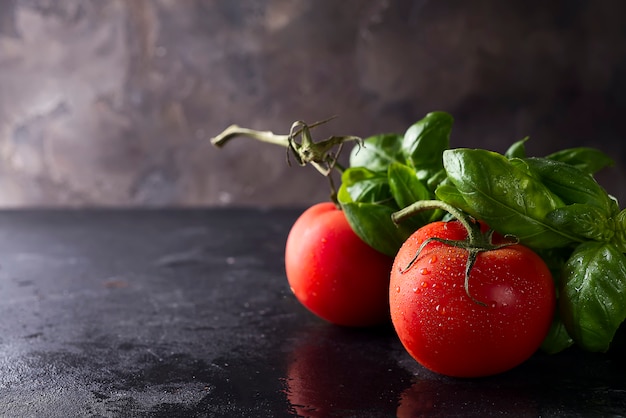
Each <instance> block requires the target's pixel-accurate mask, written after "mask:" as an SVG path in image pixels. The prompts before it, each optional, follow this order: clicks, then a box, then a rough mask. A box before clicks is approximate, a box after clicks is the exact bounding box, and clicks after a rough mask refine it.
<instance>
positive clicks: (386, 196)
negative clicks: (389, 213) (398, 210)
mask: <svg viewBox="0 0 626 418" xmlns="http://www.w3.org/2000/svg"><path fill="white" fill-rule="evenodd" d="M341 186H342V187H343V188H344V190H345V192H347V193H348V194H349V195H350V200H351V201H355V202H367V203H381V204H385V203H391V202H392V196H391V190H390V187H389V181H388V180H387V175H386V174H383V173H376V172H373V171H370V170H368V169H366V168H363V167H351V168H348V169H347V170H346V171H344V172H343V174H342V176H341Z"/></svg>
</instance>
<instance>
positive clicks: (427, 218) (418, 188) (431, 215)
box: [387, 163, 443, 230]
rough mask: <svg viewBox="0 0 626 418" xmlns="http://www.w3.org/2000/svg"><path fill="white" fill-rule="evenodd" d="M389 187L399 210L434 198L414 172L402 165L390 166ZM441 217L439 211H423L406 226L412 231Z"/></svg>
mask: <svg viewBox="0 0 626 418" xmlns="http://www.w3.org/2000/svg"><path fill="white" fill-rule="evenodd" d="M387 177H388V179H389V186H390V187H391V194H392V196H393V198H394V200H395V201H396V203H397V204H398V207H399V208H405V207H407V206H409V205H411V204H413V203H415V202H417V201H420V200H429V199H431V198H433V197H434V196H433V195H432V194H431V192H430V191H429V190H428V188H427V187H426V186H424V184H423V183H422V182H421V181H419V180H418V178H417V175H416V173H415V170H414V169H412V168H411V167H409V166H407V165H404V164H397V163H394V164H391V165H390V166H389V174H388V175H387ZM442 216H443V212H442V211H441V210H428V211H423V212H420V213H418V214H416V215H415V216H412V217H411V218H410V219H408V220H407V223H406V226H407V227H409V226H410V227H411V228H412V229H414V230H417V229H418V228H420V227H422V226H424V225H426V224H427V223H430V222H433V221H435V220H438V219H440V218H441V217H442Z"/></svg>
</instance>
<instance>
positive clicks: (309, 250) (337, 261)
mask: <svg viewBox="0 0 626 418" xmlns="http://www.w3.org/2000/svg"><path fill="white" fill-rule="evenodd" d="M392 263H393V258H392V257H389V256H386V255H384V254H382V253H379V252H378V251H376V250H374V249H373V248H371V247H370V246H368V245H367V244H365V242H363V241H362V240H361V239H360V238H359V237H358V236H357V235H356V234H355V233H354V231H353V230H352V228H351V227H350V225H349V224H348V221H347V219H346V216H345V214H344V213H343V211H341V210H340V209H338V208H337V207H336V206H335V205H334V204H333V203H330V202H324V203H319V204H316V205H313V206H312V207H310V208H309V209H307V210H306V211H305V212H304V213H302V215H300V217H299V218H298V219H297V220H296V222H295V223H294V225H293V226H292V228H291V231H290V232H289V236H288V237H287V243H286V247H285V270H286V274H287V280H288V281H289V285H290V287H291V290H292V291H293V293H294V294H295V296H296V298H297V299H298V300H299V301H300V303H302V305H304V306H305V307H306V308H307V309H309V310H310V311H311V312H313V313H314V314H316V315H317V316H319V317H321V318H323V319H325V320H326V321H329V322H331V323H334V324H337V325H345V326H355V327H366V326H373V325H379V324H383V323H388V322H389V321H390V317H389V298H388V294H389V272H390V271H391V265H392Z"/></svg>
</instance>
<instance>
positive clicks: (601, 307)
mask: <svg viewBox="0 0 626 418" xmlns="http://www.w3.org/2000/svg"><path fill="white" fill-rule="evenodd" d="M559 302H560V312H561V315H562V318H563V322H564V323H565V327H566V328H567V332H568V333H569V335H571V336H572V338H573V339H574V341H575V342H576V344H577V345H579V346H580V347H582V348H583V349H585V350H587V351H599V352H604V351H606V350H608V348H609V346H610V344H611V341H612V339H613V336H614V334H615V332H616V331H617V329H618V328H619V327H620V324H621V323H622V322H624V319H626V255H624V254H623V253H622V252H620V251H619V250H618V249H617V248H615V246H613V245H612V244H608V243H599V242H592V241H589V242H585V243H583V244H580V245H579V246H578V247H577V248H576V249H575V250H574V252H573V254H572V256H571V257H570V259H569V260H568V261H567V263H566V264H565V267H564V270H563V282H562V286H561V292H560V294H559Z"/></svg>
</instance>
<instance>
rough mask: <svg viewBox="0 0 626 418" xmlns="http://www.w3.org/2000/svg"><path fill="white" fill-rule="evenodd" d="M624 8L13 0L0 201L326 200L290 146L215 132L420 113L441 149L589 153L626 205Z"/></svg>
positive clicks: (0, 31) (2, 108)
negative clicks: (523, 146) (447, 127)
mask: <svg viewBox="0 0 626 418" xmlns="http://www.w3.org/2000/svg"><path fill="white" fill-rule="evenodd" d="M625 18H626V2H624V1H622V0H601V1H591V0H577V1H569V2H566V1H554V0H549V1H541V2H538V1H537V2H528V1H525V0H510V1H501V0H477V1H472V2H467V1H464V0H450V1H445V2H437V1H427V0H422V1H418V0H416V1H406V0H398V1H381V0H342V1H336V0H153V1H149V0H126V1H124V0H8V1H6V0H5V1H3V2H2V7H0V160H1V161H0V207H15V206H136V205H146V206H168V205H169V206H174V205H252V204H259V205H263V206H270V205H292V204H294V205H295V204H298V205H300V204H308V203H311V202H315V201H318V200H323V199H326V197H327V194H328V190H327V185H326V182H325V180H324V179H323V178H321V177H320V176H318V175H317V174H316V173H315V172H314V171H313V169H312V168H310V167H309V168H300V167H291V168H289V167H288V166H287V165H286V163H285V153H284V151H283V150H282V149H280V148H277V147H273V146H270V145H262V144H257V143H253V142H252V141H249V140H246V139H243V138H242V139H239V140H236V141H233V142H232V143H231V144H229V146H227V147H226V148H224V149H223V150H219V151H218V150H217V149H215V148H213V147H212V146H211V145H210V144H209V138H210V137H212V136H213V135H215V134H217V133H219V132H220V131H221V130H222V129H223V128H225V127H226V126H227V125H229V124H231V123H235V122H236V123H239V124H241V125H244V126H248V127H253V128H257V129H269V130H273V131H275V132H279V133H286V132H287V131H288V130H289V127H290V126H291V123H292V121H294V120H297V119H304V120H306V121H309V122H312V121H315V120H319V119H324V118H326V117H328V116H331V115H338V118H337V119H336V120H334V121H333V122H332V123H330V124H329V125H327V126H325V127H323V128H320V130H319V132H318V135H320V137H323V136H325V135H327V134H329V133H336V134H348V133H349V134H355V135H360V136H367V135H370V134H374V133H379V132H389V131H396V132H403V131H404V130H405V129H406V127H408V126H409V125H410V124H411V123H412V122H414V121H415V120H417V119H419V118H421V117H422V116H423V115H424V114H425V113H427V112H429V111H431V110H445V111H448V112H450V113H452V114H453V116H455V118H456V124H455V129H454V133H453V138H452V143H453V145H455V146H470V147H484V148H490V149H494V150H497V151H503V150H504V149H506V147H507V146H508V145H509V144H510V143H511V142H513V141H514V140H517V139H520V138H522V137H523V136H526V135H530V136H531V140H530V142H529V143H528V149H529V151H530V152H531V153H533V154H536V155H542V154H545V153H547V152H551V151H554V150H556V149H559V148H563V147H569V146H578V145H591V146H597V147H599V148H601V149H603V150H604V151H606V152H608V153H610V154H611V155H613V156H614V157H615V159H616V160H618V167H617V168H614V169H611V170H608V171H607V172H605V173H603V175H602V176H601V181H602V182H603V183H604V184H605V186H606V187H607V189H609V191H611V192H612V193H613V194H615V195H616V196H618V197H619V198H620V200H622V201H623V200H625V199H626V191H625V188H624V185H625V178H626V174H625V173H626V170H625V168H626V153H625V150H624V142H623V138H624V137H626V124H625V123H624V115H625V114H626V112H625V111H626V21H625Z"/></svg>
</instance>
